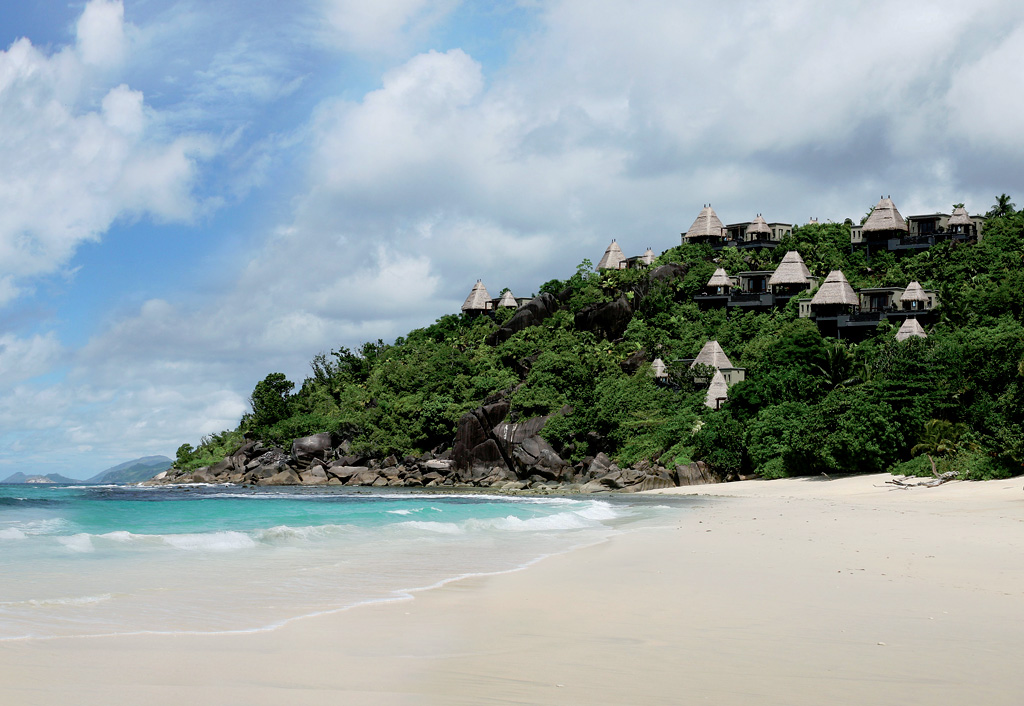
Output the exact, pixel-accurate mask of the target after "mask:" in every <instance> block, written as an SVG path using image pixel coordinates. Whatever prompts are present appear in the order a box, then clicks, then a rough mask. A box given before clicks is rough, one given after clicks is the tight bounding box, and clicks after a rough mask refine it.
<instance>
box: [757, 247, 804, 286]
mask: <svg viewBox="0 0 1024 706" xmlns="http://www.w3.org/2000/svg"><path fill="white" fill-rule="evenodd" d="M810 276H811V271H810V270H808V269H807V265H805V264H804V259H803V258H802V257H800V253H798V252H797V251H796V250H790V251H789V252H788V253H786V255H785V257H783V258H782V262H780V263H779V266H778V267H777V268H776V269H775V272H773V273H772V276H771V277H770V278H769V279H768V284H770V285H776V284H807V282H808V280H809V278H810Z"/></svg>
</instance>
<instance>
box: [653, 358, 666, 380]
mask: <svg viewBox="0 0 1024 706" xmlns="http://www.w3.org/2000/svg"><path fill="white" fill-rule="evenodd" d="M651 372H652V373H654V377H656V378H667V377H668V368H667V367H666V366H665V361H663V360H662V359H661V358H655V359H654V362H653V363H651Z"/></svg>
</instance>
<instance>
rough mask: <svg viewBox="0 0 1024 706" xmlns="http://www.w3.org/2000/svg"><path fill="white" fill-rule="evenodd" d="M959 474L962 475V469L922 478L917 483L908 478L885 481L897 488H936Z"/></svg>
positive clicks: (954, 478)
mask: <svg viewBox="0 0 1024 706" xmlns="http://www.w3.org/2000/svg"><path fill="white" fill-rule="evenodd" d="M958 475H960V471H946V472H945V473H943V474H941V475H939V474H935V477H934V478H929V479H927V480H920V481H917V482H915V483H908V482H907V481H906V480H901V479H899V478H893V479H892V480H887V481H885V483H886V485H894V486H896V487H897V488H919V487H921V488H934V487H935V486H937V485H942V484H943V483H948V482H949V481H951V480H956V477H957V476H958Z"/></svg>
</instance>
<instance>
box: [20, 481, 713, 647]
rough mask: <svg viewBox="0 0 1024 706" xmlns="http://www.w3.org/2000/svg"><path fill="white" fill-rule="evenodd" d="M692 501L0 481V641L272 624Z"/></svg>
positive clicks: (649, 520)
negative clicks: (44, 483)
mask: <svg viewBox="0 0 1024 706" xmlns="http://www.w3.org/2000/svg"><path fill="white" fill-rule="evenodd" d="M693 502H694V501H692V500H690V499H666V498H665V497H664V496H659V497H656V498H649V497H645V496H617V497H608V496H602V497H599V498H594V497H592V496H572V497H563V496H547V497H528V496H506V495H489V494H482V493H427V492H423V491H410V490H400V489H363V488H242V487H236V486H163V487H140V486H53V485H31V484H26V485H0V641H5V640H23V639H45V638H51V637H60V636H86V635H113V634H131V633H182V632H188V633H195V632H203V633H205V632H241V631H255V630H267V629H273V628H274V627H276V626H279V625H282V624H284V623H286V622H288V621H290V620H294V619H297V618H301V617H303V616H310V615H317V614H321V613H326V612H332V611H338V610H344V609H347V608H351V607H353V606H357V605H360V604H365V603H370V602H376V601H394V600H403V599H408V598H409V597H410V596H412V595H413V594H414V593H415V592H416V591H418V590H424V589H427V588H431V587H434V586H438V585H442V584H444V583H446V582H448V581H452V580H456V579H459V578H461V577H466V576H473V575H480V574H491V573H500V572H506V571H513V570H516V569H518V568H522V567H524V566H527V565H529V564H531V563H533V562H535V561H537V560H538V559H540V558H543V557H545V556H549V555H552V554H557V553H561V552H565V551H569V550H572V549H574V548H578V547H582V546H586V545H590V544H595V543H597V542H601V541H603V540H605V539H607V538H608V537H611V536H612V535H614V534H616V533H619V532H626V531H632V530H635V529H638V528H642V527H645V526H663V525H668V524H669V523H670V522H671V521H672V518H673V517H674V516H675V515H676V513H679V512H683V511H685V507H686V505H687V504H693Z"/></svg>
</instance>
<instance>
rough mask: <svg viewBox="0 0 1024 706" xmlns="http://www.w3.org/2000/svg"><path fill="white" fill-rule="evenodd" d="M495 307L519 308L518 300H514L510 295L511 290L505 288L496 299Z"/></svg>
mask: <svg viewBox="0 0 1024 706" xmlns="http://www.w3.org/2000/svg"><path fill="white" fill-rule="evenodd" d="M495 308H498V309H518V308H519V302H518V301H516V298H515V297H514V296H512V290H511V289H506V290H505V293H504V294H502V295H501V298H500V299H498V303H497V304H496V305H495Z"/></svg>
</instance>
